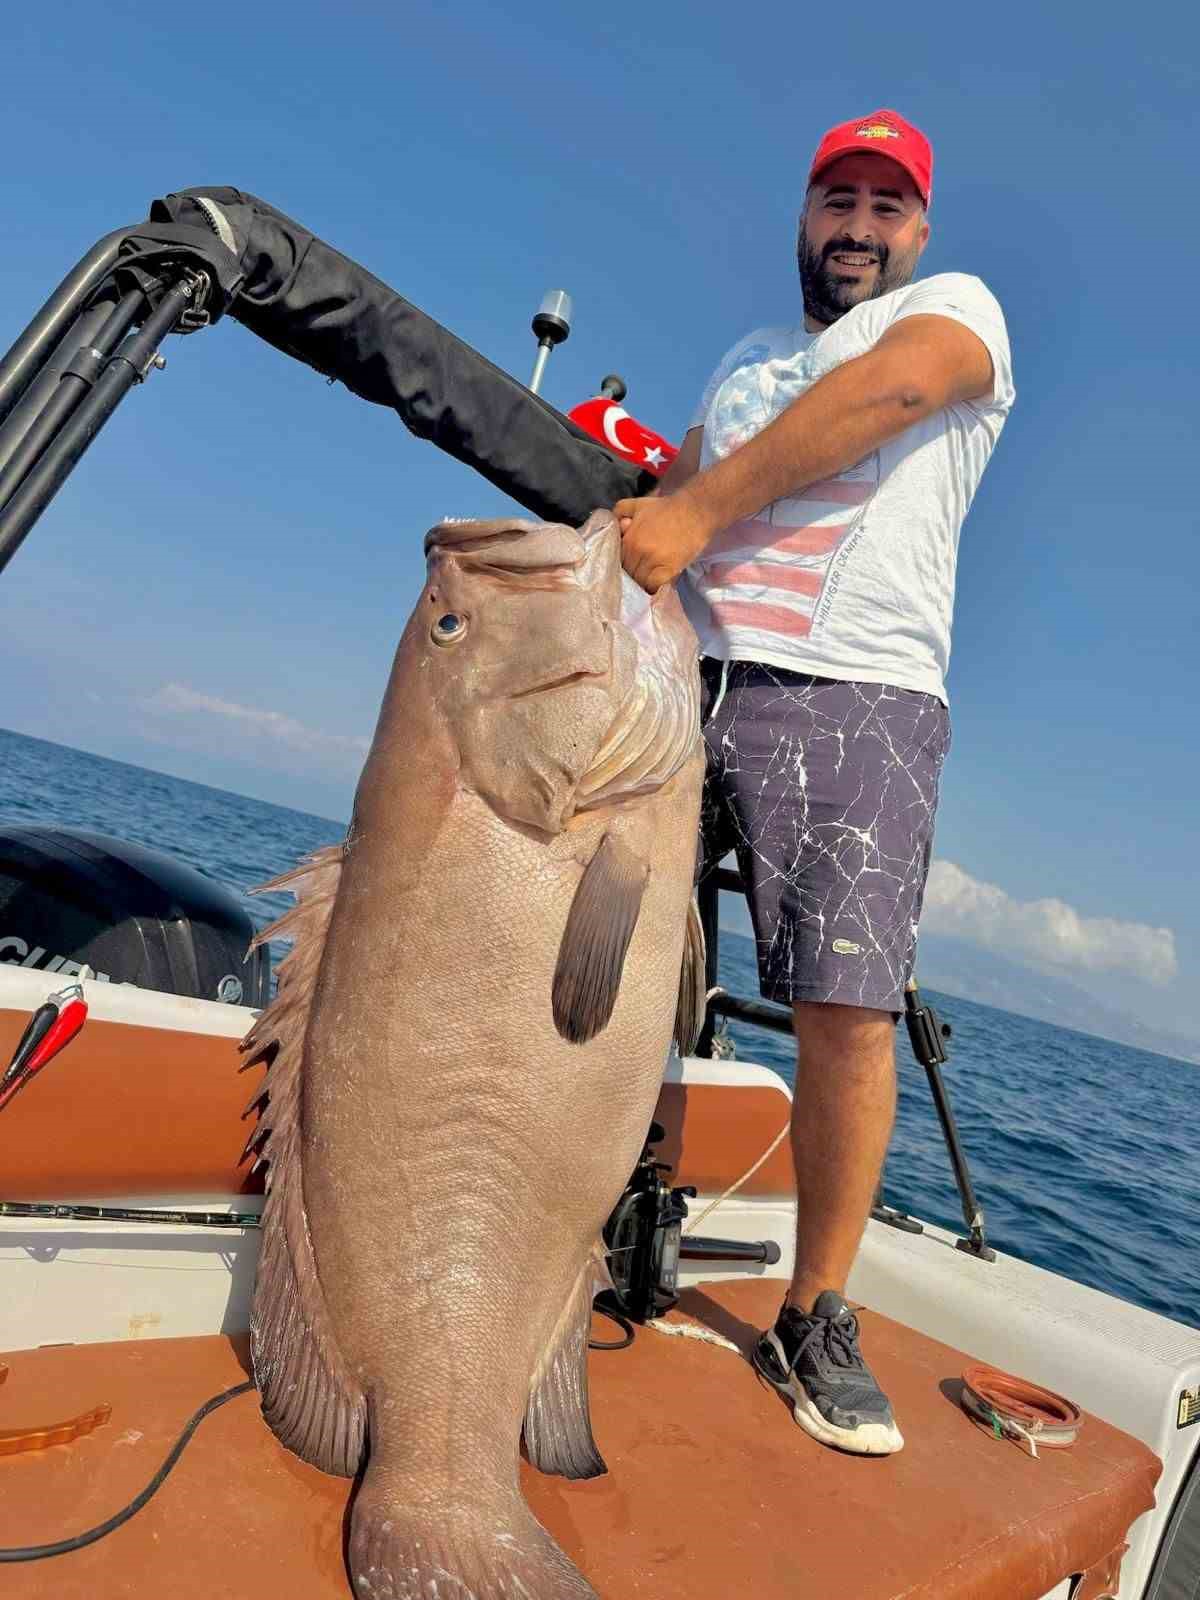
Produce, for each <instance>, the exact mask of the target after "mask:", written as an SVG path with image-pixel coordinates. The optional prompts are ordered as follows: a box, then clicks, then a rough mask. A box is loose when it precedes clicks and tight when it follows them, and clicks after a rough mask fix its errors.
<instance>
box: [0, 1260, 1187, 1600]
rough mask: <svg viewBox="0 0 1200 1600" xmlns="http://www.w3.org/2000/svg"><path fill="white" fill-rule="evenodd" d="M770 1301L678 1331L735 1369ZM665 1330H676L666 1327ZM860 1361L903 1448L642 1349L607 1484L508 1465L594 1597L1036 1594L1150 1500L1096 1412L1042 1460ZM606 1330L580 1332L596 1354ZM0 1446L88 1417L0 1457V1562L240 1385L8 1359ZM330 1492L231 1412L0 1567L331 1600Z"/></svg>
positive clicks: (596, 1404) (82, 1353) (180, 1367)
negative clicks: (106, 1412) (869, 1451)
mask: <svg viewBox="0 0 1200 1600" xmlns="http://www.w3.org/2000/svg"><path fill="white" fill-rule="evenodd" d="M781 1287H782V1286H781V1285H780V1284H779V1283H777V1282H772V1281H766V1280H755V1281H739V1282H733V1283H722V1284H712V1285H709V1286H706V1288H705V1289H703V1290H691V1291H688V1292H687V1294H685V1296H684V1299H683V1302H682V1303H681V1311H682V1312H683V1313H685V1315H686V1317H687V1318H690V1319H692V1320H694V1321H696V1322H699V1323H702V1324H704V1325H706V1326H707V1327H709V1328H711V1329H713V1330H714V1331H715V1332H717V1333H720V1334H721V1335H723V1336H724V1337H725V1338H728V1339H731V1340H733V1342H734V1343H735V1344H737V1345H738V1346H739V1347H740V1348H741V1349H742V1350H743V1351H745V1350H748V1348H749V1343H750V1341H751V1339H752V1337H753V1335H754V1333H755V1331H756V1330H757V1329H758V1328H759V1327H761V1326H762V1325H764V1324H765V1323H766V1322H768V1321H770V1320H771V1319H772V1317H773V1316H774V1313H775V1311H776V1309H777V1306H778V1300H779V1294H780V1290H781ZM672 1320H680V1318H679V1314H678V1313H676V1314H674V1316H673V1318H672ZM862 1321H863V1329H864V1345H865V1348H866V1350H867V1353H868V1357H869V1359H870V1360H871V1362H872V1365H873V1367H874V1368H875V1370H876V1372H877V1374H878V1376H879V1378H880V1381H881V1382H882V1384H883V1386H884V1388H885V1389H886V1390H887V1391H888V1393H889V1394H890V1395H891V1397H892V1399H893V1402H894V1404H895V1406H896V1411H897V1415H898V1417H899V1421H900V1424H901V1427H902V1428H903V1430H904V1433H905V1437H906V1441H907V1442H906V1446H905V1449H904V1450H903V1451H902V1452H901V1453H900V1454H899V1455H897V1456H893V1457H890V1458H886V1459H878V1460H870V1459H859V1458H854V1457H849V1456H844V1455H839V1454H837V1453H836V1452H833V1451H830V1450H827V1449H825V1448H823V1447H822V1446H820V1445H818V1444H816V1443H814V1442H813V1441H812V1440H810V1439H809V1438H808V1436H807V1435H806V1434H804V1433H803V1432H801V1430H800V1429H799V1428H797V1427H796V1425H795V1423H794V1422H793V1421H792V1418H791V1416H790V1413H789V1412H788V1410H787V1409H786V1408H785V1407H784V1405H783V1404H782V1403H781V1402H780V1400H779V1398H778V1397H777V1396H776V1395H774V1394H773V1393H772V1392H771V1391H770V1390H768V1389H767V1388H765V1387H764V1386H763V1385H762V1384H761V1383H760V1382H759V1381H758V1380H757V1378H756V1377H755V1375H754V1373H753V1371H752V1369H751V1368H750V1367H749V1366H748V1365H747V1364H746V1363H745V1362H744V1361H742V1360H740V1359H739V1358H738V1356H736V1355H735V1354H733V1353H732V1352H731V1351H729V1350H725V1349H721V1348H716V1347H714V1346H713V1345H712V1344H708V1343H702V1342H700V1341H698V1340H694V1339H690V1338H683V1337H665V1336H663V1335H661V1334H660V1333H658V1332H656V1331H655V1330H653V1329H651V1328H646V1329H639V1330H638V1334H637V1337H636V1339H635V1341H634V1343H633V1345H632V1347H631V1348H629V1349H626V1350H622V1351H613V1352H593V1353H592V1356H591V1389H592V1414H593V1422H594V1428H595V1433H596V1437H597V1439H598V1441H599V1444H600V1447H601V1450H602V1451H603V1453H604V1455H605V1457H606V1459H607V1461H608V1465H609V1472H608V1475H607V1476H606V1477H603V1478H597V1479H594V1480H592V1481H590V1482H587V1483H568V1482H566V1481H564V1480H562V1479H557V1478H550V1477H543V1476H542V1475H540V1474H539V1473H537V1472H535V1471H533V1470H532V1469H531V1468H529V1467H528V1466H527V1465H523V1467H522V1476H523V1483H524V1488H525V1493H526V1495H527V1496H528V1499H529V1502H530V1504H531V1505H532V1507H533V1510H534V1512H535V1513H536V1515H537V1516H538V1517H539V1518H540V1520H541V1521H542V1522H543V1523H544V1524H545V1526H546V1527H547V1528H548V1529H549V1530H550V1532H551V1533H552V1534H553V1535H554V1537H555V1538H556V1539H557V1540H558V1541H559V1543H560V1544H561V1545H562V1546H563V1548H564V1549H565V1550H566V1552H567V1553H568V1554H569V1555H570V1556H571V1558H572V1559H573V1560H574V1561H575V1562H576V1564H577V1565H578V1566H579V1567H580V1568H581V1570H582V1571H583V1572H584V1573H585V1574H586V1575H587V1577H588V1578H589V1580H590V1581H591V1583H592V1584H593V1586H594V1587H595V1588H596V1590H597V1591H598V1593H599V1594H600V1595H601V1596H602V1600H636V1597H638V1596H646V1597H650V1596H653V1597H654V1600H742V1597H745V1600H750V1597H753V1600H785V1597H786V1600H797V1597H798V1596H804V1597H808V1596H811V1597H813V1600H826V1597H832V1596H835V1595H839V1596H845V1597H846V1600H900V1597H903V1600H935V1597H936V1600H1001V1597H1003V1600H1040V1597H1041V1596H1043V1595H1045V1594H1047V1593H1048V1592H1049V1591H1050V1590H1051V1589H1053V1588H1054V1586H1055V1585H1056V1584H1058V1583H1060V1582H1061V1581H1062V1580H1063V1579H1064V1578H1066V1577H1068V1576H1070V1575H1072V1574H1076V1573H1088V1572H1090V1573H1091V1578H1090V1579H1089V1580H1088V1581H1087V1582H1086V1583H1085V1584H1084V1585H1083V1586H1082V1587H1081V1588H1080V1589H1079V1590H1078V1591H1077V1594H1078V1595H1079V1596H1081V1597H1082V1600H1089V1597H1093V1596H1099V1595H1102V1594H1107V1593H1109V1592H1110V1591H1111V1589H1112V1583H1111V1575H1110V1572H1109V1568H1110V1566H1111V1561H1110V1558H1111V1557H1112V1555H1113V1553H1114V1552H1119V1550H1120V1548H1121V1547H1122V1545H1123V1544H1124V1541H1125V1537H1126V1532H1127V1530H1128V1528H1129V1526H1130V1524H1131V1523H1132V1521H1133V1520H1134V1518H1135V1517H1137V1516H1138V1515H1139V1514H1140V1513H1141V1512H1143V1511H1145V1510H1147V1509H1148V1508H1149V1507H1150V1506H1151V1505H1152V1504H1153V1501H1154V1495H1153V1488H1154V1484H1155V1481H1156V1479H1157V1476H1158V1472H1159V1462H1158V1459H1157V1457H1156V1456H1154V1455H1153V1454H1152V1453H1151V1451H1149V1450H1148V1449H1147V1448H1146V1447H1145V1446H1144V1445H1142V1444H1140V1443H1138V1442H1137V1441H1136V1440H1134V1439H1131V1438H1130V1437H1129V1436H1128V1435H1126V1434H1124V1433H1121V1432H1120V1431H1119V1430H1117V1429H1115V1428H1112V1427H1110V1426H1108V1425H1107V1424H1105V1423H1103V1422H1101V1421H1100V1420H1099V1419H1097V1418H1095V1417H1091V1416H1089V1417H1088V1418H1087V1419H1086V1422H1085V1426H1084V1428H1083V1430H1082V1433H1081V1435H1080V1438H1079V1440H1078V1441H1077V1443H1076V1444H1075V1445H1074V1446H1073V1447H1072V1448H1071V1449H1069V1450H1044V1451H1043V1452H1042V1453H1041V1455H1040V1457H1039V1459H1037V1460H1032V1459H1031V1458H1030V1457H1029V1455H1028V1454H1027V1453H1026V1452H1025V1451H1023V1450H1021V1449H1019V1448H1017V1447H1016V1446H1015V1445H1012V1444H1010V1443H1006V1442H1000V1441H997V1440H996V1439H994V1438H993V1437H992V1436H991V1435H990V1434H988V1433H986V1432H985V1431H984V1430H982V1429H981V1428H979V1427H978V1426H976V1425H975V1424H974V1423H973V1422H971V1421H970V1420H969V1419H968V1417H967V1416H966V1415H965V1414H964V1413H963V1411H962V1410H961V1408H960V1407H959V1405H958V1404H957V1400H956V1395H957V1391H958V1381H959V1378H960V1376H961V1373H962V1371H963V1369H964V1366H965V1365H966V1364H967V1358H966V1357H965V1356H964V1355H962V1354H961V1353H960V1352H958V1351H955V1350H952V1349H950V1348H949V1347H948V1346H946V1345H942V1344H938V1343H936V1342H935V1341H933V1340H931V1339H927V1338H925V1337H923V1336H922V1335H920V1334H917V1333H914V1332H912V1331H911V1330H909V1329H907V1328H904V1327H902V1326H900V1325H899V1324H897V1323H894V1322H891V1321H889V1320H887V1319H886V1318H884V1317H880V1316H877V1315H875V1314H874V1313H871V1312H869V1311H868V1312H864V1313H863V1314H862ZM612 1336H615V1334H614V1330H612V1326H611V1324H609V1323H607V1322H603V1321H601V1320H598V1321H597V1326H596V1337H597V1338H600V1339H605V1338H609V1337H612ZM4 1359H5V1360H6V1361H7V1362H8V1364H9V1366H10V1368H11V1372H10V1376H9V1380H8V1383H7V1384H6V1385H5V1387H4V1388H3V1389H0V1428H14V1427H19V1426H21V1425H26V1424H27V1425H34V1424H38V1423H42V1424H44V1423H48V1422H52V1421H57V1420H60V1419H62V1418H64V1417H67V1416H70V1415H74V1414H75V1413H76V1412H79V1411H82V1410H84V1409H86V1408H87V1407H90V1406H93V1405H95V1404H98V1403H100V1402H108V1403H109V1404H111V1406H112V1408H113V1409H112V1419H111V1421H110V1422H109V1423H108V1424H107V1425H106V1426H105V1427H103V1428H102V1429H100V1430H99V1431H97V1432H96V1433H94V1434H92V1435H91V1436H89V1437H87V1438H85V1439H80V1440H78V1441H76V1442H75V1443H74V1444H71V1445H57V1446H53V1447H51V1448H50V1449H47V1450H44V1451H41V1452H39V1453H37V1454H32V1455H24V1456H11V1457H6V1458H0V1546H13V1545H22V1546H27V1545H33V1544H40V1543H48V1542H51V1541H55V1540H59V1539H62V1538H64V1537H68V1536H70V1535H72V1534H75V1533H79V1532H82V1531H83V1530H85V1529H87V1528H90V1527H92V1526H93V1525H94V1524H96V1523H98V1522H101V1521H102V1520H104V1519H105V1518H106V1517H109V1516H111V1515H112V1514H113V1513H114V1512H116V1511H117V1510H119V1509H120V1508H121V1507H123V1506H124V1505H125V1504H126V1503H127V1502H128V1501H129V1500H131V1499H132V1498H133V1496H134V1495H135V1494H136V1493H137V1492H138V1491H140V1490H141V1489H142V1488H143V1487H144V1486H145V1484H146V1483H147V1482H148V1481H149V1479H150V1478H151V1476H152V1475H153V1473H154V1472H155V1470H156V1469H157V1468H158V1466H159V1465H160V1463H161V1462H162V1460H163V1458H164V1457H165V1455H166V1453H167V1451H168V1450H169V1448H170V1447H171V1445H172V1444H173V1443H174V1442H175V1440H176V1438H177V1437H178V1435H179V1432H180V1430H181V1428H182V1426H183V1424H184V1422H185V1421H186V1420H187V1418H188V1417H189V1416H190V1415H191V1413H192V1412H193V1411H194V1410H195V1409H196V1408H197V1407H198V1406H199V1405H200V1404H201V1403H202V1402H203V1401H204V1400H206V1399H208V1398H209V1397H210V1396H211V1395H214V1394H216V1393H218V1392H220V1391H221V1390H223V1389H226V1388H230V1387H232V1386H233V1385H234V1384H236V1383H239V1382H242V1381H244V1379H245V1377H246V1368H245V1362H246V1357H245V1346H244V1343H243V1342H241V1341H238V1340H231V1339H228V1338H224V1337H212V1338H199V1339H169V1340H158V1341H146V1342H138V1341H134V1342H128V1343H121V1344H109V1345H79V1346H67V1347H50V1348H43V1349H39V1350H29V1351H22V1352H18V1353H16V1354H13V1355H9V1356H6V1357H4ZM351 1492H352V1486H351V1485H350V1484H349V1483H347V1482H345V1481H344V1480H341V1479H335V1478H328V1477H325V1476H323V1475H322V1474H321V1473H319V1472H316V1471H315V1470H313V1469H311V1468H309V1467H307V1466H305V1465H304V1464H303V1463H302V1462H300V1461H299V1460H297V1459H296V1458H295V1457H293V1456H291V1455H289V1454H288V1453H287V1452H286V1451H285V1450H283V1449H282V1447H281V1446H280V1445H279V1444H278V1443H277V1442H276V1440H275V1438H274V1436H273V1435H272V1434H271V1433H270V1432H269V1430H268V1429H267V1427H266V1425H265V1424H264V1423H263V1422H262V1420H261V1418H260V1416H259V1412H258V1406H257V1402H256V1398H255V1396H254V1395H253V1394H246V1395H242V1396H239V1397H238V1398H236V1399H234V1400H232V1401H231V1402H230V1403H229V1404H228V1405H226V1406H223V1407H222V1408H221V1409H220V1410H218V1411H217V1412H216V1413H215V1414H214V1415H212V1416H211V1417H208V1418H206V1420H205V1421H204V1422H203V1423H202V1424H201V1426H200V1428H199V1430H198V1432H197V1433H196V1435H195V1437H194V1438H193V1439H192V1441H191V1443H190V1444H189V1445H188V1447H187V1449H186V1450H185V1451H184V1454H183V1456H182V1458H181V1460H180V1461H179V1464H178V1465H177V1466H176V1468H175V1469H174V1471H173V1472H172V1473H171V1475H170V1476H169V1477H168V1479H167V1480H166V1482H165V1484H164V1485H163V1486H162V1488H161V1489H160V1490H159V1491H158V1493H157V1494H156V1495H155V1496H154V1497H153V1499H151V1501H150V1502H149V1504H148V1505H147V1506H146V1507H145V1508H144V1509H143V1510H142V1511H140V1512H139V1513H138V1514H137V1515H136V1516H135V1517H134V1518H133V1519H132V1520H131V1521H130V1522H128V1523H127V1524H125V1525H124V1526H123V1527H121V1528H119V1529H118V1530H117V1531H116V1532H114V1533H113V1534H111V1535H109V1536H108V1537H107V1538H104V1539H102V1540H100V1541H99V1542H98V1543H96V1544H94V1545H91V1546H89V1547H87V1548H85V1549H83V1550H80V1551H76V1552H72V1553H69V1554H67V1555H63V1556H57V1557H53V1558H51V1559H48V1560H42V1561H37V1562H33V1563H29V1564H20V1565H15V1566H6V1567H5V1568H4V1593H5V1594H6V1595H8V1596H11V1597H12V1600H51V1597H53V1600H76V1597H79V1600H83V1597H87V1600H99V1597H103V1600H119V1597H125V1596H139V1597H141V1596H146V1595H170V1596H171V1597H172V1600H252V1597H258V1596H272V1597H274V1596H276V1595H287V1596H296V1597H298V1600H346V1597H347V1596H348V1595H349V1594H350V1586H349V1582H348V1580H347V1578H346V1574H345V1567H344V1565H343V1554H342V1552H343V1539H344V1528H345V1522H346V1508H347V1503H348V1501H349V1499H350V1496H351Z"/></svg>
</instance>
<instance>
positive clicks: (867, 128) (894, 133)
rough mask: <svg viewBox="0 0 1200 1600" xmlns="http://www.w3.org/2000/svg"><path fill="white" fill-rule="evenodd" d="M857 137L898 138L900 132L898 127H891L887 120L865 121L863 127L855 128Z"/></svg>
mask: <svg viewBox="0 0 1200 1600" xmlns="http://www.w3.org/2000/svg"><path fill="white" fill-rule="evenodd" d="M854 137H855V138H856V139H898V138H899V137H900V132H899V130H898V129H897V128H889V127H888V125H887V123H886V122H864V123H863V125H862V127H861V128H855V130H854Z"/></svg>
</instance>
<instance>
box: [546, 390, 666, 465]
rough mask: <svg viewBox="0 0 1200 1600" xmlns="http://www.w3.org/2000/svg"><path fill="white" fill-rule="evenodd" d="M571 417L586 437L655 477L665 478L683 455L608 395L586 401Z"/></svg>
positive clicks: (576, 407)
mask: <svg viewBox="0 0 1200 1600" xmlns="http://www.w3.org/2000/svg"><path fill="white" fill-rule="evenodd" d="M567 416H568V417H570V419H571V421H572V422H574V423H576V424H577V425H578V426H579V427H581V428H582V429H583V430H584V432H585V433H590V434H591V435H592V437H593V438H594V439H599V441H600V443H601V444H602V445H604V446H605V447H606V448H607V449H609V450H611V451H612V453H613V455H615V456H620V458H621V459H622V460H623V461H629V462H632V463H633V465H634V466H637V467H641V468H643V470H644V471H646V472H652V473H654V475H655V477H661V476H662V474H663V473H664V472H665V471H666V470H667V468H668V467H669V466H670V465H671V463H672V461H674V459H675V457H676V456H677V455H678V454H679V451H678V449H677V448H676V446H675V445H673V444H669V443H668V442H667V440H666V439H664V438H663V436H662V434H660V433H655V432H654V431H653V429H651V428H647V427H645V426H644V425H643V424H642V423H640V422H639V421H638V420H637V418H636V417H631V416H630V415H629V413H628V411H626V410H625V408H624V407H623V406H619V405H618V404H617V402H616V401H615V400H610V399H609V398H608V396H607V395H597V397H596V398H595V399H594V400H585V401H584V402H583V404H582V405H578V406H575V407H574V409H573V410H571V411H568V412H567Z"/></svg>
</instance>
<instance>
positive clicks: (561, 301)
mask: <svg viewBox="0 0 1200 1600" xmlns="http://www.w3.org/2000/svg"><path fill="white" fill-rule="evenodd" d="M530 326H531V327H532V328H533V331H534V333H536V334H537V342H538V352H537V359H536V360H535V361H534V363H533V377H532V378H530V380H529V388H530V392H531V393H532V394H536V393H537V392H538V389H539V388H540V387H541V383H542V376H543V374H544V373H545V371H546V362H547V361H548V360H549V359H550V352H551V350H553V349H554V346H555V345H556V344H563V343H564V342H565V341H566V340H567V339H568V338H569V337H570V334H571V296H570V295H569V294H568V293H567V292H566V290H565V289H551V290H550V292H549V293H548V294H544V295H543V296H542V303H541V305H540V306H539V307H538V308H537V310H536V311H535V312H534V314H533V322H532V323H531V324H530Z"/></svg>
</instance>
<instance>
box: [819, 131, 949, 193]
mask: <svg viewBox="0 0 1200 1600" xmlns="http://www.w3.org/2000/svg"><path fill="white" fill-rule="evenodd" d="M859 150H865V151H866V152H867V153H868V154H869V155H874V156H887V158H888V160H889V161H894V162H895V163H896V165H897V166H900V167H903V168H904V170H905V172H907V173H908V175H909V177H910V178H911V179H912V181H913V182H914V183H915V184H916V186H917V192H918V193H919V194H920V196H921V199H922V201H923V202H924V203H925V205H928V204H929V196H930V194H931V192H932V189H933V149H932V147H931V146H930V143H929V140H928V139H927V138H926V137H925V135H924V134H923V133H922V132H921V130H920V128H914V127H913V125H912V123H911V122H905V120H904V118H903V117H902V116H901V115H900V113H899V112H898V111H872V112H871V114H870V116H867V117H855V118H854V120H853V121H852V122H842V123H839V124H838V126H837V127H836V128H830V130H829V132H828V133H827V134H826V135H825V137H824V138H823V139H822V140H821V142H820V144H819V145H818V146H817V153H816V155H815V156H814V157H813V163H812V167H811V168H810V170H809V174H808V181H809V183H812V181H813V180H814V179H815V178H816V176H817V174H818V172H821V171H823V170H824V169H825V168H826V167H827V166H828V165H829V164H830V162H831V161H836V160H837V158H838V157H839V156H848V155H851V154H853V153H854V152H856V151H859Z"/></svg>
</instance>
